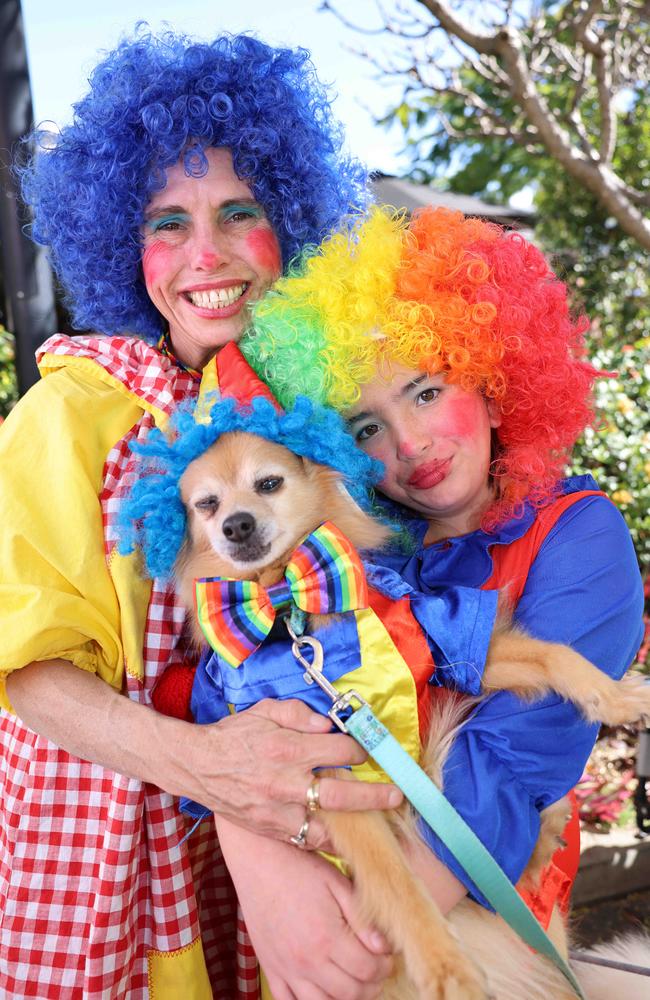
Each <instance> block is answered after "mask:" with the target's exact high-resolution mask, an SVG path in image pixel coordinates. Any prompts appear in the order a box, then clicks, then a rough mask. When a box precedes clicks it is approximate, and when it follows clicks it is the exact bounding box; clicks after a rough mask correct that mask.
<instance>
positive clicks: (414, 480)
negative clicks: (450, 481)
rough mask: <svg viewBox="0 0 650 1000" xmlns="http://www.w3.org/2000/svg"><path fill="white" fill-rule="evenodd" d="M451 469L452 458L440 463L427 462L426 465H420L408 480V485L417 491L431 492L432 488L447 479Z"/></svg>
mask: <svg viewBox="0 0 650 1000" xmlns="http://www.w3.org/2000/svg"><path fill="white" fill-rule="evenodd" d="M450 467H451V459H450V458H446V459H444V460H443V461H438V462H427V463H426V465H418V467H417V469H415V471H414V472H413V473H412V475H411V477H410V479H408V481H407V485H408V486H412V487H414V489H416V490H430V489H431V487H432V486H437V485H438V483H441V482H442V480H443V479H446V477H447V475H448V473H449V469H450Z"/></svg>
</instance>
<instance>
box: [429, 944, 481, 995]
mask: <svg viewBox="0 0 650 1000" xmlns="http://www.w3.org/2000/svg"><path fill="white" fill-rule="evenodd" d="M432 957H433V956H432ZM415 985H416V989H417V996H418V997H419V998H420V1000H490V996H489V992H488V987H487V981H486V979H485V976H484V975H483V973H482V972H481V970H480V969H479V968H478V966H476V965H475V964H474V962H472V961H471V960H470V959H469V958H467V956H466V955H465V954H463V953H462V952H460V951H458V952H456V951H455V950H454V953H451V952H447V953H446V954H445V955H444V957H443V956H441V954H440V952H438V954H437V956H436V960H434V961H432V962H431V963H430V966H429V969H428V971H427V973H425V974H424V975H422V976H418V977H417V982H416V983H415Z"/></svg>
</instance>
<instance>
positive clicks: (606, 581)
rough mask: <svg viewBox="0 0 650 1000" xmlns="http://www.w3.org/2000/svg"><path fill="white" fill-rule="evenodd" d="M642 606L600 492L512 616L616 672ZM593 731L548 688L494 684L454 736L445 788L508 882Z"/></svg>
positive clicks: (635, 575)
mask: <svg viewBox="0 0 650 1000" xmlns="http://www.w3.org/2000/svg"><path fill="white" fill-rule="evenodd" d="M642 610H643V594H642V587H641V580H640V577H639V571H638V567H637V562H636V557H635V553H634V549H633V546H632V543H631V540H630V537H629V533H628V531H627V528H626V526H625V523H624V521H623V519H622V517H621V515H620V514H619V513H618V511H617V510H616V509H615V507H614V506H613V505H612V504H611V503H610V502H609V501H608V500H606V499H604V498H599V497H590V498H586V499H584V500H582V501H578V502H577V503H576V504H575V505H574V506H573V507H571V508H570V509H569V510H567V511H566V512H565V513H564V514H563V516H562V517H561V518H560V519H559V520H558V522H557V524H556V526H555V527H554V529H553V530H552V531H551V532H550V533H549V535H548V537H547V538H546V540H545V542H544V544H543V546H542V548H541V549H540V552H539V554H538V556H537V559H536V560H535V562H534V564H533V566H532V568H531V571H530V573H529V576H528V581H527V584H526V588H525V591H524V593H523V596H522V598H521V601H520V602H519V605H518V607H517V611H516V615H515V617H516V620H517V621H518V622H519V623H520V624H521V625H523V626H524V627H525V628H526V630H527V631H528V632H530V633H531V634H532V635H535V636H536V637H538V638H541V639H548V640H552V641H555V642H564V643H567V644H569V645H571V646H573V647H574V648H575V649H576V650H578V651H579V652H580V653H582V654H583V656H586V657H587V659H589V660H591V662H592V663H594V664H596V665H597V666H598V667H600V668H601V669H602V670H605V671H606V672H607V673H608V674H610V675H611V676H613V677H620V676H622V674H623V673H624V672H625V670H626V669H627V667H628V666H629V664H630V663H631V661H632V660H633V658H634V655H635V653H636V650H637V649H638V645H639V642H640V640H641V635H642V622H641V615H642ZM597 730H598V727H597V726H594V725H590V724H588V723H586V722H585V721H584V720H583V718H582V717H581V715H580V714H579V713H578V711H577V710H576V709H575V708H574V706H573V705H571V704H568V703H566V702H564V701H562V700H561V699H559V698H557V697H555V696H551V697H549V698H545V699H543V700H541V701H537V702H534V703H532V704H526V703H523V702H521V701H520V700H519V699H517V698H516V697H514V696H513V695H511V694H508V693H505V692H502V693H499V694H496V695H493V696H492V697H490V698H488V699H487V700H486V701H485V702H483V703H482V704H481V705H480V706H479V708H478V709H477V710H476V711H475V713H474V715H473V716H472V717H471V718H470V720H469V721H468V722H467V723H466V724H465V725H464V726H463V729H462V730H461V732H460V734H459V735H458V737H457V739H456V740H455V742H454V745H453V748H452V750H451V753H450V755H449V758H448V760H447V764H446V767H445V771H444V788H445V794H446V795H447V796H448V798H449V799H450V800H451V801H452V803H453V804H454V805H455V807H456V808H457V809H458V811H459V812H460V813H461V814H462V815H463V817H464V818H465V819H466V821H467V822H468V823H469V825H470V826H471V827H472V828H473V829H474V830H475V832H476V833H477V834H478V836H479V837H480V838H481V839H482V841H483V842H484V844H485V846H486V847H487V848H488V849H489V850H490V851H491V852H492V853H493V854H494V856H495V857H496V859H497V860H498V861H499V863H500V864H501V866H502V867H503V868H504V869H505V870H506V872H507V873H508V875H509V876H510V878H511V879H512V880H513V881H517V880H518V878H519V877H520V875H521V873H522V871H523V869H524V868H525V866H526V864H527V862H528V859H529V857H530V855H531V853H532V850H533V847H534V844H535V842H536V840H537V836H538V832H539V812H540V810H541V809H543V808H545V807H546V806H548V805H550V804H551V803H553V802H555V801H557V800H558V799H560V798H561V797H562V796H563V795H565V794H566V793H567V791H569V790H570V789H571V788H572V787H573V786H574V785H575V784H576V782H577V781H578V780H579V779H580V777H581V775H582V772H583V769H584V765H585V763H586V761H587V758H588V756H589V754H590V752H591V749H592V747H593V744H594V742H595V739H596V735H597ZM425 832H426V837H427V841H428V843H429V844H430V846H431V847H432V848H433V850H434V852H435V854H436V855H437V857H439V858H440V859H441V860H442V861H443V862H444V863H445V865H447V866H448V867H449V868H450V869H451V871H452V872H454V874H455V875H456V876H457V877H458V878H459V879H460V880H461V881H463V882H464V883H465V885H467V887H468V888H469V889H470V891H472V892H473V894H474V895H475V896H476V898H479V899H481V897H480V894H478V893H476V891H475V890H474V887H473V886H472V885H471V882H470V881H469V880H468V879H467V877H466V876H465V875H464V874H463V872H462V870H461V869H460V868H459V866H458V865H457V863H456V862H455V860H454V859H453V858H452V857H451V855H450V854H449V852H448V851H447V849H446V848H445V847H444V846H443V845H442V844H441V843H440V841H439V840H438V838H437V837H435V835H434V834H433V833H432V832H431V831H430V830H428V828H425ZM482 901H483V902H484V900H482Z"/></svg>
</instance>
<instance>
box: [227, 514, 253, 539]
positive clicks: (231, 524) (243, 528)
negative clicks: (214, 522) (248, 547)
mask: <svg viewBox="0 0 650 1000" xmlns="http://www.w3.org/2000/svg"><path fill="white" fill-rule="evenodd" d="M221 530H222V531H223V533H224V535H225V536H226V538H227V539H228V541H229V542H245V541H246V539H247V538H250V536H251V535H252V534H253V532H254V531H255V518H254V517H253V515H252V514H249V513H247V511H244V510H238V511H237V513H236V514H231V515H230V517H227V518H226V520H225V521H224V522H223V524H222V526H221Z"/></svg>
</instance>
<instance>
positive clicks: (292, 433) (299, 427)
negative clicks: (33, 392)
mask: <svg viewBox="0 0 650 1000" xmlns="http://www.w3.org/2000/svg"><path fill="white" fill-rule="evenodd" d="M173 430H174V435H175V436H174V438H173V440H171V441H170V440H168V439H167V438H166V437H165V436H164V435H163V434H162V433H161V432H160V431H159V430H152V431H151V433H150V434H149V437H148V438H147V441H146V443H145V444H141V445H134V446H133V450H134V451H136V452H137V453H138V454H140V455H142V456H143V457H144V459H145V463H144V466H143V469H142V475H141V476H140V478H139V479H138V480H137V481H136V482H135V483H134V485H133V487H132V489H131V492H130V495H129V496H128V498H127V499H126V500H125V501H124V502H123V504H122V506H121V508H120V513H119V518H118V521H119V528H120V543H119V546H118V551H119V552H120V553H121V554H122V555H127V554H128V553H129V552H132V551H133V549H134V548H135V547H136V546H138V547H139V548H140V549H141V550H142V553H143V555H144V560H145V566H146V569H147V572H148V574H149V575H150V576H151V577H163V578H165V577H168V576H169V574H170V573H171V570H172V567H173V565H174V563H175V562H176V558H177V556H178V552H179V549H180V547H181V544H182V541H183V538H184V536H185V528H186V515H185V508H184V506H183V502H182V500H181V493H180V480H181V477H182V475H183V473H184V472H185V470H186V468H187V467H188V465H189V464H190V462H193V461H194V459H195V458H198V457H199V455H202V454H203V452H204V451H206V449H207V448H209V447H210V445H212V444H214V442H215V441H216V440H217V438H219V437H220V436H221V435H222V434H226V433H228V432H230V431H246V432H247V433H249V434H255V435H257V436H258V437H262V438H266V440H268V441H275V442H277V443H278V444H282V445H284V446H285V447H286V448H288V449H289V450H290V451H292V452H294V453H295V454H296V455H301V456H303V457H304V458H309V459H311V460H312V461H313V462H318V463H320V464H322V465H328V466H330V467H331V468H333V469H336V470H337V472H340V473H341V475H342V476H343V482H344V484H345V486H346V488H347V489H348V491H349V493H350V494H351V496H352V497H353V498H354V500H356V502H357V503H358V504H359V505H360V506H362V507H366V508H367V507H368V506H369V502H370V501H369V496H370V491H371V487H372V486H373V485H374V484H375V483H377V482H379V480H380V479H381V477H382V475H383V466H382V464H381V462H378V461H377V460H376V459H372V458H370V456H368V455H366V454H364V452H362V451H361V450H360V449H359V448H357V446H356V444H355V442H354V439H353V438H352V436H351V435H350V434H349V432H348V430H347V428H346V426H345V424H344V422H343V420H342V419H341V418H340V417H339V415H338V414H337V413H335V412H334V410H330V409H327V408H326V407H323V406H317V405H315V404H314V403H312V402H311V400H309V399H307V398H306V397H304V396H299V397H298V398H297V399H296V402H295V405H294V406H293V408H292V409H291V410H290V411H289V412H288V413H279V412H278V411H277V410H276V408H275V407H274V406H273V404H272V403H271V402H270V401H269V400H268V399H263V398H262V397H257V398H255V399H253V400H252V402H251V405H250V406H248V407H245V408H243V407H241V406H240V405H238V403H237V401H236V400H234V399H225V400H222V401H221V402H219V403H216V404H215V405H214V406H213V407H212V409H211V411H210V421H209V423H197V422H196V420H195V419H194V416H193V414H192V413H191V412H189V411H186V410H180V411H179V412H178V413H177V414H176V416H175V417H174V420H173Z"/></svg>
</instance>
